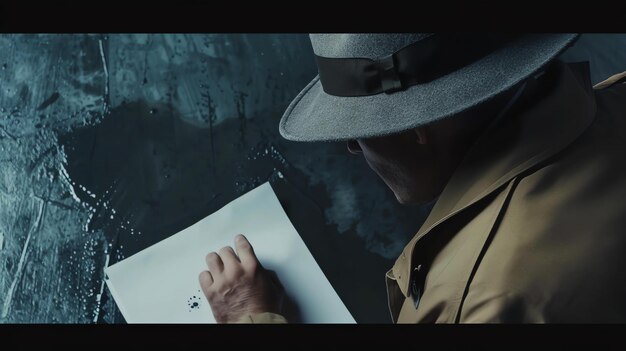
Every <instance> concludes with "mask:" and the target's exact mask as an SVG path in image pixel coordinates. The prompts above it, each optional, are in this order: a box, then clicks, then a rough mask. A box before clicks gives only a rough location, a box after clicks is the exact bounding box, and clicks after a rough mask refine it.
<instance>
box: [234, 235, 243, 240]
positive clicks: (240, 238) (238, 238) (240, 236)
mask: <svg viewBox="0 0 626 351" xmlns="http://www.w3.org/2000/svg"><path fill="white" fill-rule="evenodd" d="M243 239H244V238H243V234H237V236H236V237H235V240H237V241H243Z"/></svg>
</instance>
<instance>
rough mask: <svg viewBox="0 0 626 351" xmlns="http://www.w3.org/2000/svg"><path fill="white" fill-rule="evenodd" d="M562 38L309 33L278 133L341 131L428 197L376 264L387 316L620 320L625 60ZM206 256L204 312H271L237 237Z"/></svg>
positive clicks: (274, 294)
mask: <svg viewBox="0 0 626 351" xmlns="http://www.w3.org/2000/svg"><path fill="white" fill-rule="evenodd" d="M575 39H576V35H571V34H544V35H539V34H533V35H484V34H482V35H481V34H463V35H460V34H343V35H336V34H322V35H312V36H311V42H312V44H313V49H314V52H315V55H316V59H317V63H318V68H319V76H318V77H316V78H315V79H314V80H313V81H312V82H311V83H310V84H309V85H308V86H307V87H306V88H305V89H304V90H303V91H302V92H301V93H300V94H299V95H298V97H296V99H295V100H294V101H293V102H292V103H291V105H290V106H289V108H288V109H287V111H286V112H285V114H284V116H283V118H282V120H281V123H280V132H281V134H282V135H283V136H284V137H286V138H287V139H290V140H297V141H347V143H348V149H349V151H350V152H351V153H355V154H362V155H363V156H364V157H365V160H366V161H367V162H368V164H369V165H370V167H371V168H372V169H373V170H374V171H375V172H376V173H377V174H378V175H379V176H380V177H381V178H382V180H383V181H384V182H385V183H386V184H387V185H388V187H389V188H390V189H391V190H392V191H393V192H394V194H395V196H396V198H397V200H398V201H399V202H400V203H402V204H409V203H424V202H428V201H432V200H434V199H436V203H435V205H434V207H433V209H432V211H431V213H430V215H429V216H428V218H427V219H426V221H425V223H424V224H423V225H422V227H421V228H420V230H419V231H418V233H417V234H416V235H415V237H414V238H413V239H412V240H411V241H410V242H409V243H408V244H407V246H406V247H405V249H404V250H403V252H402V254H401V255H400V257H399V258H398V259H397V260H396V262H395V264H394V266H393V267H392V269H391V270H389V271H388V272H387V275H386V280H387V290H388V304H389V308H390V312H391V315H392V318H393V321H394V322H398V323H415V322H437V323H485V322H505V323H520V322H531V323H534V322H626V280H624V279H622V270H623V267H626V255H625V254H624V252H626V201H624V199H626V169H625V168H626V153H625V152H623V150H626V85H625V84H622V83H623V81H624V80H625V79H626V78H625V77H626V72H625V73H623V74H621V75H616V76H614V77H611V78H609V79H608V80H607V81H605V82H603V83H601V84H599V85H596V86H595V88H594V87H592V86H591V83H590V77H589V64H588V63H586V62H585V63H575V64H565V63H562V62H560V61H558V60H554V58H555V57H556V56H557V55H558V54H559V53H560V52H562V51H563V50H564V49H565V48H566V47H568V46H569V45H571V44H572V43H573V42H574V40H575ZM235 247H236V249H237V253H235V252H234V251H233V250H232V249H231V248H224V249H222V250H220V252H219V253H210V254H209V255H208V256H207V264H208V271H205V272H203V273H202V274H201V275H200V282H201V285H202V288H203V290H204V292H205V294H206V296H207V299H208V300H209V302H210V304H211V307H212V309H213V311H214V314H215V316H216V319H217V320H218V322H285V319H284V318H283V317H281V316H280V297H281V296H282V295H281V289H280V285H279V282H278V281H277V280H276V279H274V278H272V276H270V274H269V273H268V272H267V271H265V270H263V268H262V266H261V264H260V263H259V262H258V260H256V258H255V256H254V253H253V249H252V247H251V246H250V244H249V243H248V242H247V240H246V239H245V237H243V236H238V237H237V238H236V243H235Z"/></svg>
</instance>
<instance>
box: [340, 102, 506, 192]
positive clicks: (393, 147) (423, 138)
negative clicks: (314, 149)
mask: <svg viewBox="0 0 626 351" xmlns="http://www.w3.org/2000/svg"><path fill="white" fill-rule="evenodd" d="M511 94H512V93H510V92H509V93H507V94H504V95H502V96H500V97H498V98H496V99H493V100H492V101H490V102H489V103H487V104H483V105H481V106H478V107H476V108H473V109H470V110H467V111H464V112H462V113H460V114H458V115H456V116H452V117H449V118H446V119H443V120H441V121H438V122H435V123H432V124H428V125H426V126H423V127H419V128H416V129H411V130H408V131H405V132H403V133H400V134H394V135H390V136H384V137H378V138H368V139H357V140H350V141H348V150H349V151H350V152H351V153H353V154H363V156H364V157H365V160H366V161H367V163H368V164H369V166H370V167H371V168H372V169H373V170H374V172H376V173H377V174H378V175H379V176H380V178H381V179H382V180H383V181H384V182H385V184H387V186H388V187H389V188H390V189H391V190H392V191H393V192H394V194H395V196H396V199H397V200H398V202H400V203H401V204H415V203H426V202H430V201H432V200H433V199H435V198H436V197H437V196H439V194H441V192H442V191H443V189H444V187H445V186H446V184H447V182H448V180H449V179H450V177H451V176H452V174H453V173H454V171H455V170H456V168H457V167H458V165H459V163H460V162H461V161H462V160H463V158H464V157H465V155H466V153H467V150H468V149H469V148H470V147H471V146H472V143H473V142H474V141H475V140H476V139H477V137H478V136H479V135H480V134H481V133H482V132H483V131H484V129H485V126H486V125H487V124H488V123H489V121H491V120H492V118H493V117H494V116H495V115H496V113H497V112H498V111H499V110H500V109H502V108H503V106H504V103H506V102H507V101H508V99H510V98H511Z"/></svg>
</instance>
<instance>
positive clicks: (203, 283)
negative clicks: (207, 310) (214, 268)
mask: <svg viewBox="0 0 626 351" xmlns="http://www.w3.org/2000/svg"><path fill="white" fill-rule="evenodd" d="M198 280H199V281H200V287H202V291H203V292H204V294H205V295H206V293H207V291H208V290H209V288H210V287H211V285H213V275H211V272H209V271H202V272H201V273H200V276H198Z"/></svg>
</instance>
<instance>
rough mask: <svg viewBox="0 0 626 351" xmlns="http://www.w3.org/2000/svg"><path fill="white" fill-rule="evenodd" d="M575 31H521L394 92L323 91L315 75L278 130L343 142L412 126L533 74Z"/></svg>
mask: <svg viewBox="0 0 626 351" xmlns="http://www.w3.org/2000/svg"><path fill="white" fill-rule="evenodd" d="M576 37H577V35H576V34H562V33H561V34H541V35H535V34H530V35H525V36H523V37H522V38H520V39H519V40H517V41H514V42H512V43H510V44H508V45H506V46H504V47H502V48H500V49H499V50H497V51H494V52H492V53H490V54H489V55H487V56H485V57H483V58H482V59H480V60H478V61H476V62H473V63H472V64H470V65H468V66H465V67H463V68H461V69H459V70H456V71H454V72H452V73H449V74H447V75H445V76H443V77H441V78H439V79H436V80H434V81H432V82H429V83H425V84H418V85H414V86H411V87H409V88H408V89H406V90H403V91H399V92H395V93H392V94H384V93H383V94H377V95H371V96H360V97H339V96H333V95H329V94H326V93H325V92H324V90H323V89H322V85H321V83H320V81H319V76H316V77H315V78H314V79H313V80H312V81H311V82H310V83H309V84H308V85H307V86H306V87H305V88H304V89H303V90H302V91H301V92H300V94H298V96H297V97H296V98H295V99H294V100H293V101H292V102H291V104H290V105H289V107H288V108H287V110H286V111H285V113H284V115H283V116H282V118H281V120H280V125H279V131H280V134H281V135H282V136H283V137H284V138H286V139H288V140H293V141H342V140H350V139H360V138H371V137H379V136H384V135H389V134H394V133H398V132H402V131H405V130H408V129H411V128H416V127H419V126H421V125H425V124H428V123H431V122H434V121H437V120H440V119H443V118H446V117H448V116H453V115H455V114H457V113H459V112H462V111H464V110H466V109H468V108H471V107H473V106H476V105H479V104H480V103H482V102H484V101H486V100H489V99H490V98H492V97H494V96H496V95H498V94H499V93H502V92H504V91H506V90H508V89H510V88H511V87H513V86H515V85H516V84H517V83H519V82H521V81H522V80H524V79H525V78H527V77H529V76H531V75H532V74H534V73H536V72H537V71H538V70H539V69H541V68H542V67H543V66H545V65H546V64H547V63H548V62H550V60H552V59H553V58H554V57H555V56H557V55H558V54H559V53H561V51H563V50H564V49H565V48H567V47H568V46H569V45H570V44H571V43H573V42H574V40H575V39H576Z"/></svg>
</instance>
